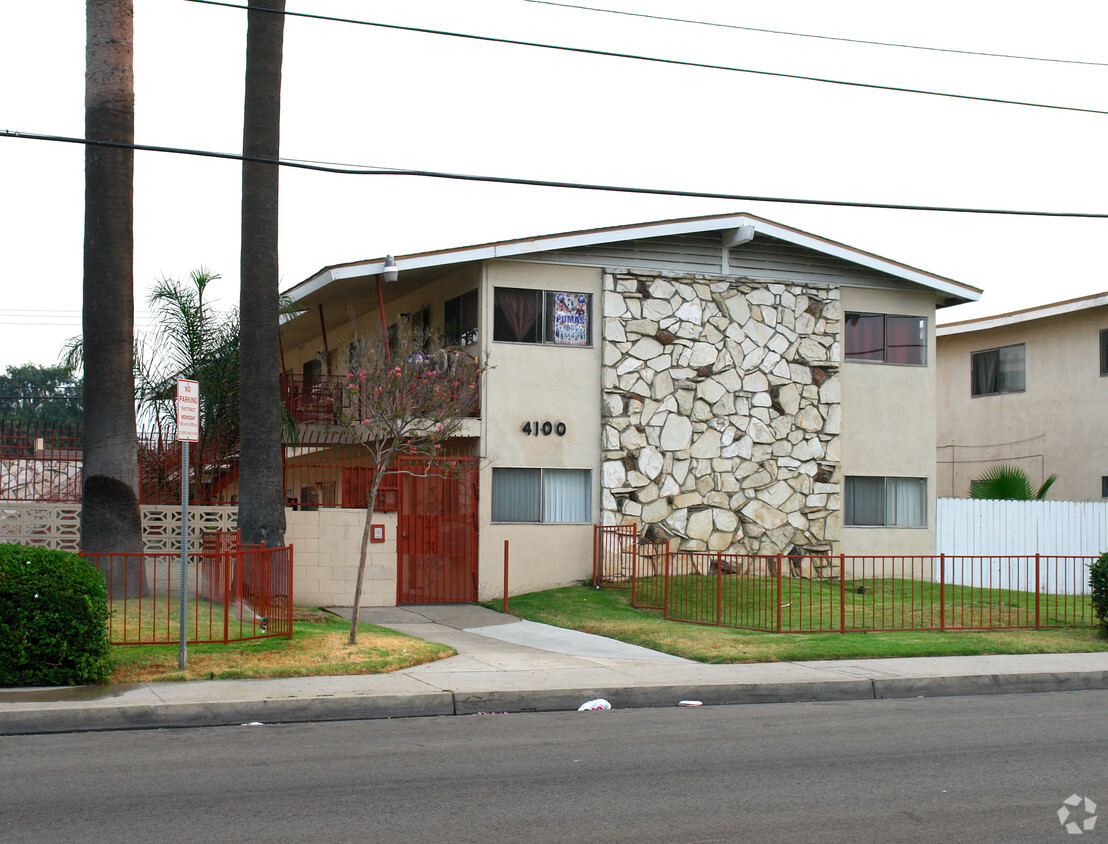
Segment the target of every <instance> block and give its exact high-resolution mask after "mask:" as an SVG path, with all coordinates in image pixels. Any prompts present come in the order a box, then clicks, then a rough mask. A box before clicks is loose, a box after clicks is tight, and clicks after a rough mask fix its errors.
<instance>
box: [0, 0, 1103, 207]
mask: <svg viewBox="0 0 1108 844" xmlns="http://www.w3.org/2000/svg"><path fill="white" fill-rule="evenodd" d="M192 2H198V0H192ZM0 138H21V139H24V140H35V141H50V142H55V143H67V144H81V145H84V146H99V147H110V148H114V149H131V150H137V151H140V152H160V153H170V154H173V155H191V156H198V157H201V158H219V159H224V160H230V161H244V162H251V163H255V164H274V165H277V166H279V167H290V168H293V169H296V170H312V171H316V172H320V173H339V174H342V175H347V176H418V177H421V178H427V179H448V180H453V181H460V182H487V183H489V184H501V185H523V186H527V187H540V188H567V189H570V190H587V191H603V192H607V193H629V194H644V195H648V196H678V197H687V198H691V199H727V200H735V201H739V202H774V203H782V204H788V205H825V206H834V207H838V208H878V209H883V210H888V211H942V212H945V213H951V214H999V215H1005V216H1013V217H1068V218H1076V219H1091V220H1105V219H1108V213H1097V212H1092V211H1027V210H1019V209H1012V208H966V207H958V206H945V205H907V204H898V203H890V202H852V201H849V200H843V199H799V198H797V197H789V196H759V195H756V194H743V193H720V192H716V191H688V190H676V189H668V188H644V187H634V186H628V185H605V184H597V183H590V182H559V181H553V180H549V179H521V178H513V177H510V176H480V175H475V174H471V173H448V172H444V171H440V170H408V169H399V168H389V169H384V168H380V167H360V166H356V165H352V164H351V165H347V164H314V163H310V162H307V161H297V160H292V159H285V158H260V157H258V156H253V155H241V154H239V153H234V152H215V151H212V150H201V149H186V148H183V147H166V146H156V145H153V144H125V143H121V142H118V141H96V140H91V139H89V138H76V137H69V136H65V135H42V134H36V133H32V132H16V131H13V130H11V129H0Z"/></svg>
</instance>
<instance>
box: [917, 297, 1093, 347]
mask: <svg viewBox="0 0 1108 844" xmlns="http://www.w3.org/2000/svg"><path fill="white" fill-rule="evenodd" d="M1105 305H1108V292H1104V293H1093V294H1091V295H1089V296H1079V297H1077V298H1076V299H1065V300H1063V301H1061V302H1052V303H1050V304H1049V305H1036V306H1035V307H1033V308H1023V309H1022V310H1018V311H1009V312H1008V313H1006V314H994V315H993V316H985V317H975V318H974V319H964V320H961V321H959V322H948V323H946V324H945V325H938V326H936V327H935V334H936V335H937V336H939V337H945V336H946V335H948V334H966V333H969V332H971V331H986V330H988V329H990V328H1000V327H1002V326H1006V325H1015V324H1017V323H1021V322H1031V321H1032V320H1036V319H1046V318H1047V317H1053V316H1060V315H1061V314H1068V313H1073V312H1074V311H1084V310H1088V309H1089V308H1100V307H1103V306H1105Z"/></svg>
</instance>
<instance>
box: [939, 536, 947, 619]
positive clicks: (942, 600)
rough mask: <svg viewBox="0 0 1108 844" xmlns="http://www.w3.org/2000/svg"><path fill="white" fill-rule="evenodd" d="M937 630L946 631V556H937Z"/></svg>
mask: <svg viewBox="0 0 1108 844" xmlns="http://www.w3.org/2000/svg"><path fill="white" fill-rule="evenodd" d="M939 630H940V631H945V630H946V554H945V553H943V554H939Z"/></svg>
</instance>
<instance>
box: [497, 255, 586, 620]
mask: <svg viewBox="0 0 1108 844" xmlns="http://www.w3.org/2000/svg"><path fill="white" fill-rule="evenodd" d="M600 276H601V273H600V270H597V269H593V268H588V267H559V266H550V265H544V264H529V263H525V262H521V261H492V262H489V263H488V264H487V265H486V278H485V281H484V283H483V285H482V288H481V289H482V296H481V319H482V323H481V336H482V338H483V339H482V344H481V345H482V350H483V353H484V355H485V359H486V360H487V361H488V364H489V367H490V368H489V371H488V373H487V375H486V386H485V395H484V400H483V403H482V414H481V416H482V423H483V425H484V428H485V431H484V438H483V441H482V453H483V454H484V455H485V457H484V461H483V463H484V468H483V469H482V473H481V492H482V494H481V502H480V514H481V529H480V536H479V546H480V573H479V578H478V582H479V586H478V593H479V595H480V597H481V599H482V600H485V599H489V598H495V597H496V596H498V595H500V594H502V590H503V573H504V540H505V539H507V540H509V548H510V558H511V572H512V574H511V577H510V591H511V592H512V593H513V594H517V593H520V592H530V591H534V590H536V589H543V588H548V587H551V586H561V585H565V584H567V583H571V582H573V581H576V580H584V579H585V578H587V577H589V576H590V574H591V565H592V561H591V555H592V525H591V524H573V525H547V524H497V523H494V522H493V521H492V494H491V492H492V469H493V468H497V467H517V468H554V469H561V468H565V469H589V470H591V471H592V513H593V518H592V521H595V520H596V519H598V518H599V499H600V487H599V484H600V479H599V471H598V470H599V466H600V390H599V387H598V385H599V383H600V319H599V315H600V308H601V301H600V298H601V297H600V293H601V287H600ZM496 287H519V288H527V289H535V290H553V291H559V290H560V291H566V292H570V291H572V292H580V293H592V294H593V312H592V318H593V326H592V339H593V342H592V345H591V346H589V347H579V346H554V345H548V344H534V343H499V342H492V321H493V290H494V288H496ZM544 421H550V422H551V423H554V424H556V423H557V422H563V423H565V426H566V429H565V435H564V436H558V435H557V434H551V435H549V436H543V435H541V434H540V435H539V436H534V435H528V434H525V433H523V431H522V430H521V429H522V428H523V425H524V423H526V422H532V423H535V422H538V423H539V424H540V426H541V424H542V423H543V422H544Z"/></svg>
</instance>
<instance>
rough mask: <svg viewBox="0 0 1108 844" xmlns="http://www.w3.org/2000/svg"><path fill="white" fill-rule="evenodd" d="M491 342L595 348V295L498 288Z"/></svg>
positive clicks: (494, 303)
mask: <svg viewBox="0 0 1108 844" xmlns="http://www.w3.org/2000/svg"><path fill="white" fill-rule="evenodd" d="M492 339H493V340H497V341H500V342H507V343H549V344H551V345H555V346H590V345H592V294H591V293H577V292H571V291H562V290H524V289H520V288H516V287H497V288H496V290H495V291H494V295H493V322H492Z"/></svg>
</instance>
